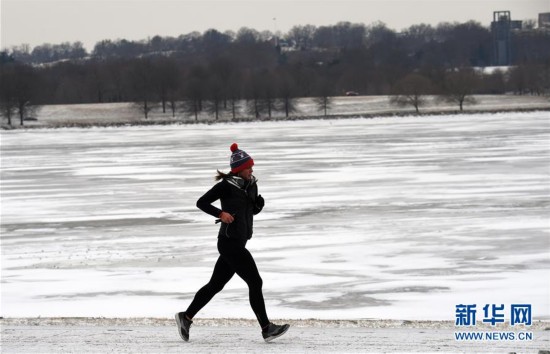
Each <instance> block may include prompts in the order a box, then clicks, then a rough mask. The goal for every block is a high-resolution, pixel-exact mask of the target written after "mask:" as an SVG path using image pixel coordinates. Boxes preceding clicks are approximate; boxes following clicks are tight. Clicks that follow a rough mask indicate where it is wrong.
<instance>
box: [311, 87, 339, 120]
mask: <svg viewBox="0 0 550 354" xmlns="http://www.w3.org/2000/svg"><path fill="white" fill-rule="evenodd" d="M333 94H334V89H333V85H332V84H331V82H330V81H329V80H327V79H324V78H322V79H319V80H318V82H317V85H316V88H315V98H314V99H313V102H314V103H315V104H316V105H317V107H318V109H319V110H321V111H323V113H324V116H325V117H326V116H327V115H328V110H329V109H330V107H331V105H332V95H333Z"/></svg>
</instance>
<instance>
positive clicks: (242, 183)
mask: <svg viewBox="0 0 550 354" xmlns="http://www.w3.org/2000/svg"><path fill="white" fill-rule="evenodd" d="M225 180H226V181H227V182H228V183H229V184H231V185H232V186H235V187H237V188H239V189H243V190H246V189H248V187H250V186H251V185H253V184H255V183H256V182H257V181H258V180H257V179H256V177H254V176H252V179H250V181H247V180H245V179H244V178H241V177H239V176H235V175H229V176H228V177H227V178H226V179H225Z"/></svg>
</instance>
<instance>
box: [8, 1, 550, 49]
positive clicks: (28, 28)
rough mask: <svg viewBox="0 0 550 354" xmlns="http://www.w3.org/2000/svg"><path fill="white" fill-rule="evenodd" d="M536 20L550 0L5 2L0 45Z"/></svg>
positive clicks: (89, 45)
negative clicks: (502, 14) (499, 17)
mask: <svg viewBox="0 0 550 354" xmlns="http://www.w3.org/2000/svg"><path fill="white" fill-rule="evenodd" d="M501 10H509V11H511V15H512V19H514V20H525V19H537V18H538V13H541V12H550V0H247V1H235V0H217V1H213V0H0V18H1V36H0V47H1V48H9V47H11V46H14V45H20V44H23V43H26V44H30V45H31V47H33V46H36V45H40V44H44V43H52V44H58V43H61V42H75V41H81V42H83V43H84V45H85V47H86V48H87V49H88V50H91V49H92V48H93V46H94V44H95V43H96V42H98V41H100V40H103V39H112V40H116V39H122V38H125V39H128V40H140V39H146V38H148V37H153V36H155V35H161V36H174V37H177V36H178V35H180V34H186V33H189V32H193V31H199V32H201V33H202V32H204V31H205V30H207V29H210V28H215V29H217V30H219V31H220V32H224V31H225V30H234V31H236V30H238V29H239V28H240V27H250V28H254V29H257V30H259V31H262V30H271V31H274V30H279V31H282V32H286V31H288V30H289V29H290V28H291V27H292V26H294V25H305V24H312V25H316V26H321V25H333V24H336V23H337V22H340V21H349V22H353V23H364V24H366V25H368V24H371V23H373V22H376V21H382V22H384V23H386V25H387V26H388V27H390V28H392V29H394V30H401V29H403V28H406V27H408V26H410V25H413V24H419V23H428V24H432V25H436V24H438V23H440V22H465V21H468V20H475V21H478V22H480V23H482V24H483V25H486V26H488V25H489V23H490V22H491V20H492V17H493V11H501Z"/></svg>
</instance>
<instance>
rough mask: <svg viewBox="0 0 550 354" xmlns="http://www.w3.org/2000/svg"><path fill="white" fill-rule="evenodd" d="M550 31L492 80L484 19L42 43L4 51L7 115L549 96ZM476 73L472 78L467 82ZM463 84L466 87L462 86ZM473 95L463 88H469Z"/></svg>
mask: <svg viewBox="0 0 550 354" xmlns="http://www.w3.org/2000/svg"><path fill="white" fill-rule="evenodd" d="M548 43H550V33H549V32H548V31H542V30H536V29H530V30H523V31H514V32H512V36H511V45H512V63H511V64H513V65H514V68H513V69H512V70H509V71H499V70H496V71H493V72H491V73H488V74H483V75H482V74H480V73H479V72H475V71H473V70H472V69H469V68H472V67H486V66H490V65H491V63H492V57H493V50H494V47H493V37H492V34H491V31H490V30H489V29H488V28H486V27H483V26H482V25H481V24H479V23H476V22H466V23H461V24H459V23H453V24H450V23H442V24H440V25H438V26H436V27H432V26H429V25H424V24H421V25H415V26H411V27H410V28H408V29H406V30H404V31H403V32H400V33H397V32H395V31H393V30H391V29H389V28H387V27H386V26H385V25H384V24H382V23H376V24H372V25H369V26H365V25H363V24H353V23H349V22H342V23H338V24H336V25H333V26H321V27H315V26H311V25H306V26H295V27H294V28H292V29H291V30H290V31H289V32H288V33H286V34H282V35H279V36H276V35H274V34H273V33H271V32H269V31H264V32H258V31H256V30H253V29H249V28H241V29H240V30H239V31H238V32H237V33H234V32H225V33H221V32H219V31H217V30H214V29H211V30H208V31H206V32H204V33H203V34H200V33H196V32H195V33H190V34H187V35H181V36H179V37H177V38H174V37H160V36H155V37H153V38H150V39H147V40H142V41H128V40H124V39H121V40H116V41H111V40H104V41H101V42H98V43H97V44H96V45H95V47H94V49H93V50H92V52H91V53H88V52H87V51H86V50H85V48H84V47H83V45H82V43H80V42H76V43H72V44H70V43H63V44H58V45H52V44H44V45H41V46H37V47H35V48H33V49H32V50H31V48H29V47H28V46H19V47H14V48H11V49H9V50H6V51H3V52H0V80H1V81H0V103H1V104H2V111H1V113H2V115H3V116H4V117H10V118H11V116H12V115H14V114H16V113H19V116H20V118H21V119H23V118H24V117H23V116H24V115H25V113H24V111H25V106H30V105H44V104H68V103H94V102H98V103H99V102H139V107H140V109H142V110H143V113H144V114H145V116H146V117H147V113H148V112H149V111H150V110H151V109H152V108H153V107H155V106H156V105H157V104H159V105H160V106H161V107H162V110H163V112H167V111H168V112H169V111H172V112H173V114H175V113H176V112H177V111H181V110H183V111H185V112H187V113H189V114H190V115H194V116H195V117H196V116H197V115H198V113H199V112H203V111H205V110H206V111H208V112H211V113H212V114H213V115H214V116H216V117H217V116H218V114H219V113H220V111H222V110H232V111H233V112H235V106H234V104H235V103H236V102H239V101H241V100H243V99H244V100H246V101H247V102H248V106H249V107H248V108H249V109H248V111H249V112H250V114H251V115H252V116H256V117H259V116H262V115H265V116H271V113H272V111H273V110H282V111H284V112H285V114H286V115H289V114H291V113H292V111H293V110H294V107H293V100H294V99H295V98H297V97H316V98H318V101H319V104H320V105H325V107H324V108H327V107H328V105H329V103H330V100H329V98H330V97H331V96H340V95H345V94H346V93H348V94H361V95H388V94H396V95H397V94H399V95H401V94H409V93H410V92H408V91H410V90H413V91H414V90H417V91H418V90H419V89H418V87H421V89H420V91H419V92H421V93H422V94H442V95H443V94H447V93H449V91H450V90H451V89H452V87H455V86H457V85H458V86H465V85H466V86H468V88H467V91H468V92H467V94H473V93H478V94H482V93H488V94H498V93H505V92H515V93H518V94H524V93H529V94H543V93H545V92H548V91H549V89H550V45H548ZM464 75H466V78H461V79H459V78H458V77H462V76H464ZM459 84H460V85H459ZM464 90H465V89H464V88H462V91H464Z"/></svg>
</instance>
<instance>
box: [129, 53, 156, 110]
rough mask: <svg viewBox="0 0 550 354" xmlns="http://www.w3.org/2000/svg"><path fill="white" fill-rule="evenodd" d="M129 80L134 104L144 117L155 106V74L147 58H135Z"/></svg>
mask: <svg viewBox="0 0 550 354" xmlns="http://www.w3.org/2000/svg"><path fill="white" fill-rule="evenodd" d="M130 82H131V85H132V89H133V91H134V102H135V106H136V107H137V108H138V109H139V110H140V111H141V112H142V113H143V115H144V116H145V119H148V118H149V113H150V112H151V111H152V110H153V109H154V108H155V107H156V106H157V101H156V100H155V90H156V87H155V76H154V71H153V64H152V63H151V60H149V59H137V60H136V61H134V63H133V66H132V69H131V70H130Z"/></svg>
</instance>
